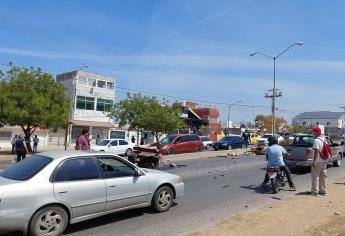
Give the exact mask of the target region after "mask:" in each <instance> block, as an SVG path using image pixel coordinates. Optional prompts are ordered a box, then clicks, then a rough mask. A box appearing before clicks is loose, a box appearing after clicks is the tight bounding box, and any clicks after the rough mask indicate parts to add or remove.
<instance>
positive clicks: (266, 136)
mask: <svg viewBox="0 0 345 236" xmlns="http://www.w3.org/2000/svg"><path fill="white" fill-rule="evenodd" d="M270 137H273V134H264V135H262V136H261V138H259V139H258V141H257V144H268V139H269V138H270ZM275 137H276V138H277V139H278V143H280V142H282V141H284V138H283V137H282V136H280V135H279V134H275Z"/></svg>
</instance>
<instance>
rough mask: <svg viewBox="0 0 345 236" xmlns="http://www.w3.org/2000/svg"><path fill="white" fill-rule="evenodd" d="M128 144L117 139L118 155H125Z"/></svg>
mask: <svg viewBox="0 0 345 236" xmlns="http://www.w3.org/2000/svg"><path fill="white" fill-rule="evenodd" d="M127 148H129V144H128V142H127V141H125V140H122V139H119V154H125V153H126V150H127Z"/></svg>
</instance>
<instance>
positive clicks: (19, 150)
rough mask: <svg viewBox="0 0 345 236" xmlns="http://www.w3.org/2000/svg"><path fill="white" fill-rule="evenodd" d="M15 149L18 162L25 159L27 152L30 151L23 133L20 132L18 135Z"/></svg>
mask: <svg viewBox="0 0 345 236" xmlns="http://www.w3.org/2000/svg"><path fill="white" fill-rule="evenodd" d="M15 149H16V154H17V162H20V161H22V160H24V159H25V157H26V154H27V153H28V148H27V147H26V143H25V140H24V137H23V135H22V134H19V136H18V139H17V141H16V144H15Z"/></svg>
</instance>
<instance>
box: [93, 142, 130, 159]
mask: <svg viewBox="0 0 345 236" xmlns="http://www.w3.org/2000/svg"><path fill="white" fill-rule="evenodd" d="M134 146H135V144H134V143H129V142H127V141H126V140H124V139H104V140H101V141H100V142H99V143H98V144H97V145H94V146H91V148H90V149H91V150H95V151H101V152H109V153H112V154H117V155H126V156H129V155H131V154H132V152H133V148H134Z"/></svg>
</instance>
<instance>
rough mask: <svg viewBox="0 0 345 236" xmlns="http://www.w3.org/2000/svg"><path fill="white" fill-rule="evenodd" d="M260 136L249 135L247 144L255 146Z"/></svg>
mask: <svg viewBox="0 0 345 236" xmlns="http://www.w3.org/2000/svg"><path fill="white" fill-rule="evenodd" d="M259 138H260V135H258V134H251V136H250V140H249V142H250V143H251V144H256V142H257V141H258V140H259Z"/></svg>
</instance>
